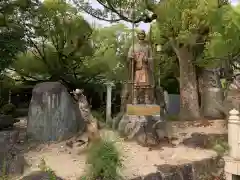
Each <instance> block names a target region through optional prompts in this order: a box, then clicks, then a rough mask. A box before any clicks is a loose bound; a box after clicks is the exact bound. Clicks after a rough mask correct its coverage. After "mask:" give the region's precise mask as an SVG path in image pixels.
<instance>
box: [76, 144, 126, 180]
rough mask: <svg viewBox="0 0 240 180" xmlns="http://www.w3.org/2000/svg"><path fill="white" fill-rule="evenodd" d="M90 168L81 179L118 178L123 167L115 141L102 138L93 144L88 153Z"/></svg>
mask: <svg viewBox="0 0 240 180" xmlns="http://www.w3.org/2000/svg"><path fill="white" fill-rule="evenodd" d="M87 164H88V169H87V173H86V175H85V176H84V177H81V178H80V180H118V179H121V176H120V175H119V173H118V172H119V169H121V168H122V167H123V165H122V160H121V158H120V153H119V152H118V150H117V148H116V147H115V143H114V141H110V140H102V141H100V142H97V143H95V144H92V145H91V146H90V148H89V151H88V153H87Z"/></svg>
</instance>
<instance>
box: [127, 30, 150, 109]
mask: <svg viewBox="0 0 240 180" xmlns="http://www.w3.org/2000/svg"><path fill="white" fill-rule="evenodd" d="M137 37H138V41H137V42H136V43H133V45H132V46H131V47H130V49H129V52H128V60H129V71H130V72H131V75H130V79H129V80H131V81H133V82H132V83H133V89H132V91H133V96H132V98H133V102H132V103H133V104H138V103H139V102H140V103H142V102H143V103H144V104H152V103H153V92H152V91H153V87H154V81H153V59H152V48H151V45H150V44H149V43H148V42H147V41H146V40H145V38H146V34H145V31H140V32H139V33H138V34H137ZM141 94H142V95H143V96H141ZM141 99H143V101H141Z"/></svg>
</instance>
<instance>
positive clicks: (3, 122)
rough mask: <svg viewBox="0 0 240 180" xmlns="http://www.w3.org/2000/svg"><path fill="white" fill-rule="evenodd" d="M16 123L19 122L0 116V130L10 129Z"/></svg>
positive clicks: (10, 117) (6, 116) (9, 116)
mask: <svg viewBox="0 0 240 180" xmlns="http://www.w3.org/2000/svg"><path fill="white" fill-rule="evenodd" d="M16 122H19V120H18V119H15V118H13V117H12V116H11V115H4V114H0V129H4V128H9V127H12V126H13V124H14V123H16Z"/></svg>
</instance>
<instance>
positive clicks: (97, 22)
mask: <svg viewBox="0 0 240 180" xmlns="http://www.w3.org/2000/svg"><path fill="white" fill-rule="evenodd" d="M88 2H90V3H91V4H92V6H93V7H95V8H102V6H101V5H100V4H99V3H98V2H97V1H96V0H88ZM231 2H232V4H233V5H237V4H238V3H239V0H231ZM83 16H84V18H85V19H86V20H87V21H88V22H89V23H91V24H95V25H102V26H110V25H111V24H110V23H108V22H106V21H100V20H98V19H96V18H93V17H92V16H90V15H88V14H83ZM122 23H124V24H126V25H127V26H128V27H129V28H131V27H132V25H131V23H126V22H122ZM149 27H150V24H149V23H140V24H139V26H138V28H139V29H142V30H145V31H146V32H147V31H148V30H149Z"/></svg>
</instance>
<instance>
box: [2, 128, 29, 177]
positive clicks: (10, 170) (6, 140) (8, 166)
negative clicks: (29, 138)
mask: <svg viewBox="0 0 240 180" xmlns="http://www.w3.org/2000/svg"><path fill="white" fill-rule="evenodd" d="M18 136H19V132H18V131H1V132H0V177H1V176H3V175H21V174H22V173H23V172H24V167H25V166H26V165H27V163H26V161H25V159H24V157H23V155H22V154H21V152H20V150H19V149H17V148H16V146H15V143H16V142H18Z"/></svg>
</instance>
